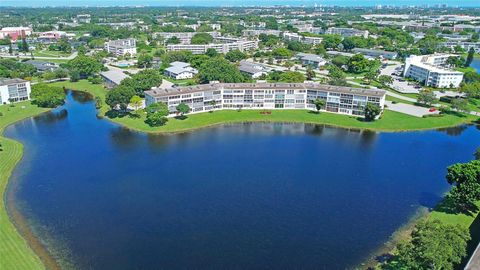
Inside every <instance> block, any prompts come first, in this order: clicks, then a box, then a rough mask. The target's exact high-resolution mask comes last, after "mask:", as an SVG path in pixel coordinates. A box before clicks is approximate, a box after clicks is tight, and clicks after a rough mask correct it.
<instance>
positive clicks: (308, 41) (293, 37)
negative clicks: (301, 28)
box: [283, 32, 323, 45]
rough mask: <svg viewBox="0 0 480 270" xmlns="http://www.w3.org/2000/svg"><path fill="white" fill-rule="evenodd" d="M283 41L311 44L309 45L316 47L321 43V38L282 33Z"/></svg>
mask: <svg viewBox="0 0 480 270" xmlns="http://www.w3.org/2000/svg"><path fill="white" fill-rule="evenodd" d="M283 39H285V40H288V41H296V42H301V43H305V44H311V45H317V44H320V43H322V41H323V38H321V37H308V36H302V35H299V34H297V33H290V32H285V33H283Z"/></svg>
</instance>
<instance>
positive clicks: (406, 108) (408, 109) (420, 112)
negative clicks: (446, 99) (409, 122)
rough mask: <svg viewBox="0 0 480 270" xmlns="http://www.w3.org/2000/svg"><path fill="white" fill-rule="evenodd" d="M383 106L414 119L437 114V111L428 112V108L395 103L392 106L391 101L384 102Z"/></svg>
mask: <svg viewBox="0 0 480 270" xmlns="http://www.w3.org/2000/svg"><path fill="white" fill-rule="evenodd" d="M385 105H387V107H388V109H389V110H391V111H395V112H400V113H404V114H408V115H412V116H416V117H422V116H424V115H427V114H438V113H439V111H438V110H437V111H435V112H430V111H429V108H424V107H419V106H414V105H410V104H405V103H396V104H393V103H392V102H391V101H385Z"/></svg>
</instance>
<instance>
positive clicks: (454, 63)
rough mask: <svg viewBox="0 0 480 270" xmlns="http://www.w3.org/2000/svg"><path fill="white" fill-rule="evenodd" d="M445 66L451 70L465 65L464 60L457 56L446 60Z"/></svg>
mask: <svg viewBox="0 0 480 270" xmlns="http://www.w3.org/2000/svg"><path fill="white" fill-rule="evenodd" d="M445 64H446V65H447V66H450V67H452V68H456V67H460V66H463V65H464V64H465V59H463V58H462V57H458V56H450V57H448V58H447V61H445Z"/></svg>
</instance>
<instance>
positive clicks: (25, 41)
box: [20, 37, 28, 52]
mask: <svg viewBox="0 0 480 270" xmlns="http://www.w3.org/2000/svg"><path fill="white" fill-rule="evenodd" d="M20 51H22V52H28V43H27V40H26V39H25V37H22V49H21V50H20Z"/></svg>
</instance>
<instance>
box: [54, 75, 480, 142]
mask: <svg viewBox="0 0 480 270" xmlns="http://www.w3.org/2000/svg"><path fill="white" fill-rule="evenodd" d="M52 85H56V86H63V87H65V88H67V89H72V90H82V91H86V92H89V93H91V94H92V95H94V96H100V97H101V98H102V99H104V97H105V93H106V91H107V90H105V88H104V87H103V86H102V85H95V84H91V83H89V82H88V81H86V80H81V81H79V82H75V83H72V82H68V81H66V82H56V83H52ZM107 110H108V107H107V105H105V104H104V105H103V107H102V109H101V110H100V115H102V116H104V115H105V113H106V112H107ZM260 112H261V110H242V111H240V112H238V111H234V110H224V111H215V112H212V113H209V112H206V113H201V114H192V115H189V116H188V117H187V118H186V119H185V120H179V119H174V118H171V119H169V121H168V123H167V124H166V125H164V126H161V127H150V126H148V125H147V124H145V122H144V120H145V117H146V115H145V113H143V112H139V117H132V116H124V117H117V118H113V119H110V120H112V121H113V122H116V123H118V124H121V125H123V126H126V127H129V128H131V129H135V130H138V131H144V132H159V133H162V132H167V133H168V132H179V131H187V130H193V129H197V128H202V127H207V126H212V125H217V124H223V123H238V122H255V121H256V122H261V121H265V122H298V123H312V124H327V125H331V126H338V127H346V128H359V129H370V130H377V131H407V130H424V129H435V128H444V127H451V126H455V125H459V124H462V123H468V122H472V121H475V120H477V118H476V117H474V116H464V117H459V116H454V115H445V116H443V117H429V118H418V117H414V116H409V115H406V114H402V113H398V112H393V111H389V110H386V111H385V113H384V114H383V117H382V119H380V120H377V121H375V122H364V121H361V120H359V119H357V118H356V117H352V116H346V115H339V114H333V113H326V112H322V113H320V114H316V113H312V112H310V111H308V110H271V114H270V115H264V114H261V113H260Z"/></svg>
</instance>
